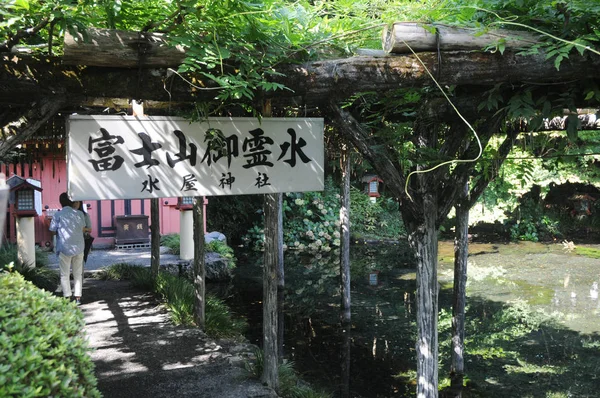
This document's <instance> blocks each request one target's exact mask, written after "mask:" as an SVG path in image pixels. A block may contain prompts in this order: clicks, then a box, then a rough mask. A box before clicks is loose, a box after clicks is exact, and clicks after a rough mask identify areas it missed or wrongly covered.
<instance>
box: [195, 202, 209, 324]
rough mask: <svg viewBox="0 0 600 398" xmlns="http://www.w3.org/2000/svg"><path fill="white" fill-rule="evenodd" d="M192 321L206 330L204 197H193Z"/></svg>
mask: <svg viewBox="0 0 600 398" xmlns="http://www.w3.org/2000/svg"><path fill="white" fill-rule="evenodd" d="M192 211H193V229H194V321H195V322H196V325H197V326H198V327H199V328H200V329H202V330H204V329H205V328H206V268H205V266H204V196H196V197H194V209H193V210H192Z"/></svg>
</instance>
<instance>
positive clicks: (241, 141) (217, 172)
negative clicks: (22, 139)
mask: <svg viewBox="0 0 600 398" xmlns="http://www.w3.org/2000/svg"><path fill="white" fill-rule="evenodd" d="M323 126H324V125H323V119H306V118H304V119H301V118H263V119H262V120H260V121H259V120H258V119H255V118H210V119H208V120H206V121H203V122H190V121H188V120H186V119H182V118H172V117H136V116H70V117H69V119H68V121H67V134H68V141H67V179H68V192H69V194H70V196H71V198H72V199H74V200H95V199H145V198H162V197H180V196H218V195H242V194H266V193H276V192H300V191H319V190H323V185H324V150H323Z"/></svg>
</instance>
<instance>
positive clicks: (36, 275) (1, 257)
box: [0, 243, 60, 292]
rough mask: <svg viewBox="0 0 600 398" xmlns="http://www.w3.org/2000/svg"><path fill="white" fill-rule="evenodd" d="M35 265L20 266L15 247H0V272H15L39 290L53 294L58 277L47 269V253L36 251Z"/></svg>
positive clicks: (8, 245)
mask: <svg viewBox="0 0 600 398" xmlns="http://www.w3.org/2000/svg"><path fill="white" fill-rule="evenodd" d="M35 261H36V264H35V265H33V264H22V263H21V262H20V261H19V260H18V249H17V246H16V245H13V244H10V243H7V244H4V245H3V246H2V247H0V272H1V271H3V270H9V271H11V272H12V271H16V272H18V273H19V274H21V275H23V277H24V278H25V280H27V281H30V282H31V283H33V284H34V285H35V286H37V287H39V288H40V289H44V290H47V291H49V292H54V291H55V290H56V288H57V286H58V284H59V282H60V275H59V273H58V272H57V271H56V270H53V269H50V268H48V267H47V266H46V265H47V264H48V252H45V251H42V250H39V249H36V252H35Z"/></svg>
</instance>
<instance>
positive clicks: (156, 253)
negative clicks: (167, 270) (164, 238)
mask: <svg viewBox="0 0 600 398" xmlns="http://www.w3.org/2000/svg"><path fill="white" fill-rule="evenodd" d="M150 247H151V249H150V251H151V254H150V272H151V274H152V279H154V280H156V278H157V277H158V271H159V269H160V216H159V205H158V199H157V198H153V199H150Z"/></svg>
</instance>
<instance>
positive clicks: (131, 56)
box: [63, 28, 185, 68]
mask: <svg viewBox="0 0 600 398" xmlns="http://www.w3.org/2000/svg"><path fill="white" fill-rule="evenodd" d="M184 58H185V51H184V49H183V48H182V47H181V46H177V47H173V46H171V45H169V44H168V41H167V37H166V35H164V34H161V33H152V32H129V31H123V30H114V29H97V28H89V29H87V30H86V31H85V32H78V33H76V34H75V35H72V34H71V33H70V32H68V31H67V32H65V39H64V56H63V62H64V63H65V64H66V65H88V66H103V67H117V68H140V67H141V68H164V67H169V66H171V67H177V66H178V65H179V64H181V62H182V61H183V59H184Z"/></svg>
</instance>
